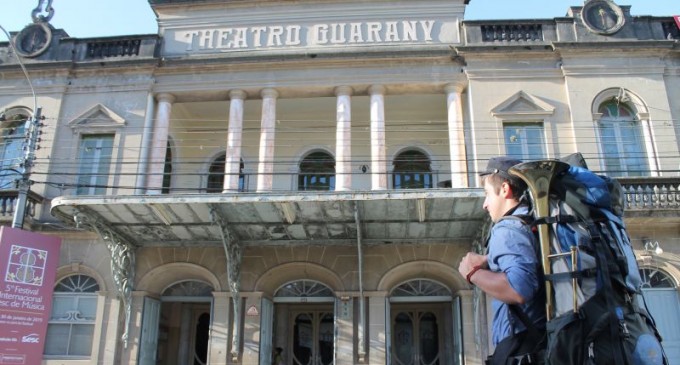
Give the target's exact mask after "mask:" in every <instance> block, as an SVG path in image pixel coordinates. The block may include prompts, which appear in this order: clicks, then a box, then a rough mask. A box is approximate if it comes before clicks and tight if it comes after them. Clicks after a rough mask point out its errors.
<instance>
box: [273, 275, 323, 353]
mask: <svg viewBox="0 0 680 365" xmlns="http://www.w3.org/2000/svg"><path fill="white" fill-rule="evenodd" d="M334 303H335V295H334V294H333V290H331V288H329V287H328V286H327V285H325V284H323V283H321V282H319V281H315V280H295V281H291V282H288V283H285V284H284V285H282V286H281V287H279V288H278V289H277V290H276V291H275V294H274V313H275V314H274V326H273V327H274V330H273V338H274V346H273V347H274V348H276V347H280V348H282V349H283V355H282V356H283V359H284V363H286V364H292V365H332V364H333V363H334V362H335V338H334V334H335V314H334V313H335V304H334Z"/></svg>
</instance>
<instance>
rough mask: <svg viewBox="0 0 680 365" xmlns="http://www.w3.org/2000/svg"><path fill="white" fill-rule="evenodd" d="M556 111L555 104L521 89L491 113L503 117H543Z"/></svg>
mask: <svg viewBox="0 0 680 365" xmlns="http://www.w3.org/2000/svg"><path fill="white" fill-rule="evenodd" d="M554 112H555V107H554V106H552V105H550V104H548V103H546V102H545V101H542V100H540V99H539V98H537V97H535V96H533V95H530V94H527V93H525V92H524V91H520V92H518V93H516V94H515V95H513V96H511V97H510V98H508V99H506V100H505V101H504V102H502V103H500V104H499V105H498V106H496V107H495V108H493V109H492V110H491V115H493V116H494V117H497V118H503V119H510V118H527V117H534V118H537V119H543V118H545V117H547V116H550V115H552V114H553V113H554Z"/></svg>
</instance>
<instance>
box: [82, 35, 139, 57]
mask: <svg viewBox="0 0 680 365" xmlns="http://www.w3.org/2000/svg"><path fill="white" fill-rule="evenodd" d="M141 44H142V40H141V39H118V40H111V41H96V42H88V43H87V51H86V58H89V59H91V58H108V57H122V56H137V55H139V46H140V45H141Z"/></svg>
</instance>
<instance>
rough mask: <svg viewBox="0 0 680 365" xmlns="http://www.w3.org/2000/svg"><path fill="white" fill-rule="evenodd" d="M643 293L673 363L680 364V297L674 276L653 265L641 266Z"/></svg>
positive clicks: (667, 354)
mask: <svg viewBox="0 0 680 365" xmlns="http://www.w3.org/2000/svg"><path fill="white" fill-rule="evenodd" d="M640 277H641V278H642V294H643V295H644V296H645V301H646V303H647V308H648V309H649V313H650V314H651V315H652V317H654V320H655V322H656V327H657V329H658V330H659V333H660V334H661V337H662V338H663V342H662V345H663V348H664V351H665V352H666V356H667V357H668V360H669V361H670V363H671V364H680V298H679V297H678V287H677V283H676V281H675V280H674V279H673V277H672V276H670V275H668V274H667V273H665V272H663V271H661V270H659V269H657V268H653V267H642V268H640Z"/></svg>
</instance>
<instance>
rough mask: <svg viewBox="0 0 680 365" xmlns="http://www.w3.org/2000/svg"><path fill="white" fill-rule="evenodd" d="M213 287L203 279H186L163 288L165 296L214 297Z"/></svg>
mask: <svg viewBox="0 0 680 365" xmlns="http://www.w3.org/2000/svg"><path fill="white" fill-rule="evenodd" d="M213 291H214V289H213V287H212V286H211V285H210V284H206V283H204V282H202V281H196V280H186V281H180V282H179V283H175V284H172V285H170V286H169V287H167V288H165V290H163V293H162V294H161V295H162V296H163V297H212V292H213Z"/></svg>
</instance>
